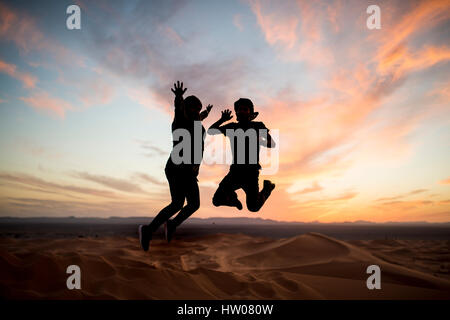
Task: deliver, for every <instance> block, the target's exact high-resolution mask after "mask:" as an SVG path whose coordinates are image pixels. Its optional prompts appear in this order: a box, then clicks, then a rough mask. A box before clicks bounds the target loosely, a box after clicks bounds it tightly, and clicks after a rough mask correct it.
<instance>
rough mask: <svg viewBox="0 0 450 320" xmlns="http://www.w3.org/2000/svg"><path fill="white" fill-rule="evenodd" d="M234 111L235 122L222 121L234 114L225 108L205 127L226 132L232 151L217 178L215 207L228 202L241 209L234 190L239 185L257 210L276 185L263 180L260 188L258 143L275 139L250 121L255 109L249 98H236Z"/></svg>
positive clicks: (270, 143) (267, 144) (210, 131)
mask: <svg viewBox="0 0 450 320" xmlns="http://www.w3.org/2000/svg"><path fill="white" fill-rule="evenodd" d="M234 111H235V113H236V118H237V122H231V123H228V124H225V125H222V124H223V123H224V122H226V121H228V120H230V119H231V118H233V116H232V115H231V111H230V110H228V109H227V110H224V111H222V117H221V118H220V119H219V120H218V121H217V122H215V123H214V124H213V125H212V126H211V127H210V128H209V129H208V134H211V135H215V134H224V135H225V136H227V137H228V138H229V139H230V144H231V150H232V153H233V163H232V164H231V166H230V171H229V172H228V174H227V175H226V176H225V178H223V180H222V182H220V184H219V187H218V189H217V191H216V193H215V194H214V197H213V200H212V201H213V204H214V205H215V206H216V207H217V206H230V207H236V208H238V209H239V210H242V203H241V202H240V201H239V199H238V197H237V194H236V191H235V190H237V189H240V188H242V189H243V190H244V192H245V194H246V198H247V199H246V202H247V208H248V210H250V211H252V212H257V211H259V209H261V207H262V206H263V204H264V202H265V201H266V200H267V199H268V198H269V196H270V194H271V192H272V190H273V189H274V188H275V184H273V183H272V182H271V181H270V180H264V186H263V189H262V190H261V192H260V191H259V183H258V179H259V170H260V169H261V166H260V165H259V150H260V145H263V146H265V147H267V148H274V147H275V142H274V141H273V139H272V137H271V136H270V134H269V130H268V129H267V128H266V126H265V125H264V123H262V122H258V121H253V120H254V119H255V118H256V117H257V116H258V112H254V107H253V103H252V101H251V100H250V99H244V98H240V99H239V100H237V101H236V102H235V103H234ZM252 138H253V139H252Z"/></svg>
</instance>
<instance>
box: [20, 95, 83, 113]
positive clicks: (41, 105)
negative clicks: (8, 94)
mask: <svg viewBox="0 0 450 320" xmlns="http://www.w3.org/2000/svg"><path fill="white" fill-rule="evenodd" d="M19 99H20V100H22V101H24V102H26V103H27V104H28V105H30V106H31V107H33V108H35V109H36V110H44V111H46V112H49V113H50V114H53V115H56V116H57V117H59V118H61V119H64V117H65V112H66V111H67V110H75V107H74V106H72V104H70V103H68V102H66V101H64V100H62V99H59V98H55V97H52V96H50V95H49V94H48V93H47V92H44V91H42V92H39V93H36V94H33V95H32V96H30V97H21V98H19Z"/></svg>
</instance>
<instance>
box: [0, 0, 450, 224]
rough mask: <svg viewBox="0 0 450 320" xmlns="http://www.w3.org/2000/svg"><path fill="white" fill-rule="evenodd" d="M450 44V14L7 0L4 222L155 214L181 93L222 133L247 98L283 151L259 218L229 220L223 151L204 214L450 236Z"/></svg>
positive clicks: (0, 41)
mask: <svg viewBox="0 0 450 320" xmlns="http://www.w3.org/2000/svg"><path fill="white" fill-rule="evenodd" d="M71 4H77V5H78V6H79V7H80V9H81V29H79V30H76V29H75V30H69V29H68V28H67V27H66V19H67V18H68V17H69V14H67V13H66V9H67V7H68V6H69V5H71ZM372 4H376V5H378V6H379V8H380V13H381V28H380V29H372V30H371V29H369V28H368V27H367V24H366V21H367V19H368V18H369V16H370V15H371V14H368V13H367V12H366V9H367V7H368V6H369V5H372ZM449 30H450V1H448V0H444V1H441V0H426V1H401V0H400V1H375V2H374V1H361V0H355V1H350V0H349V1H343V0H337V1H262V0H242V1H233V0H230V1H200V0H199V1H172V0H168V1H112V0H111V1H106V0H105V1H102V0H96V1H88V0H82V1H75V0H74V1H56V0H55V1H3V0H0V148H1V153H0V216H13V217H33V216H34V217H35V216H50V217H59V216H61V217H63V216H77V217H110V216H121V217H131V216H133V217H136V216H148V217H151V216H155V215H156V214H157V213H158V212H159V210H160V209H162V208H163V207H164V206H166V205H167V204H168V203H169V202H170V194H169V188H168V184H167V181H166V178H165V175H164V166H165V163H166V161H167V158H168V156H169V152H170V150H171V145H172V143H171V129H170V125H171V122H172V118H173V94H172V92H171V91H170V89H171V87H172V86H173V83H174V82H175V81H176V80H180V81H183V82H184V84H185V87H187V88H188V90H187V92H186V95H196V96H197V97H199V98H200V100H201V101H202V104H203V106H204V107H206V105H208V104H212V105H213V106H214V107H213V109H212V111H211V113H210V115H209V117H208V118H207V119H206V120H204V122H203V124H204V126H205V127H206V128H207V127H209V126H210V125H211V124H212V123H213V122H215V121H216V120H217V119H218V118H219V117H220V112H221V111H222V110H224V109H226V108H230V109H232V106H233V103H234V101H236V100H237V99H239V98H241V97H246V98H250V99H251V100H252V101H253V103H254V105H255V109H256V111H258V112H259V116H258V118H257V120H259V121H263V122H264V123H265V125H266V126H267V127H268V128H270V132H271V133H272V134H273V136H274V138H275V140H276V141H277V142H278V143H277V148H276V149H274V150H271V153H269V154H268V155H269V156H268V157H266V158H263V159H265V161H264V163H263V172H262V174H261V176H260V184H261V187H262V181H263V180H264V179H269V180H271V181H272V182H274V183H275V184H276V189H275V190H274V192H273V193H272V195H271V197H270V198H269V199H268V201H267V202H266V204H265V205H264V207H263V208H262V209H261V210H260V211H259V212H258V213H254V212H250V211H248V210H247V209H246V208H245V206H244V210H242V211H237V210H236V209H235V208H223V207H221V208H216V207H214V206H213V205H212V202H211V199H212V196H213V194H214V192H215V189H216V188H217V186H218V184H219V182H220V181H221V179H222V178H223V177H224V176H225V175H226V173H227V171H228V164H227V163H214V161H208V159H211V157H213V156H214V154H215V153H214V152H219V151H220V150H224V151H225V152H229V151H227V149H226V147H227V146H226V144H224V142H225V140H224V138H221V137H214V138H212V137H207V141H206V149H205V158H204V162H203V164H202V165H201V168H200V174H199V185H200V194H201V208H200V209H199V210H198V211H197V212H196V213H195V214H194V216H195V217H198V218H207V217H258V218H263V219H273V220H279V221H303V222H313V221H319V222H344V221H359V220H364V221H372V222H387V221H400V222H411V221H427V222H449V221H450V165H449V164H450V148H449V147H450V32H449ZM264 151H265V150H264ZM238 195H239V198H240V199H241V200H243V201H244V199H245V194H244V193H243V192H242V190H240V191H238Z"/></svg>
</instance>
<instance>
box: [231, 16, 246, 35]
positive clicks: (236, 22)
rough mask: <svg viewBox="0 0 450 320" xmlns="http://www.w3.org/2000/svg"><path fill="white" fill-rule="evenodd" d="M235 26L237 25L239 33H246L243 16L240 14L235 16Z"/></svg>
mask: <svg viewBox="0 0 450 320" xmlns="http://www.w3.org/2000/svg"><path fill="white" fill-rule="evenodd" d="M233 24H234V25H235V27H236V28H238V29H239V31H244V26H243V25H242V21H241V15H240V14H239V13H237V14H235V15H234V16H233Z"/></svg>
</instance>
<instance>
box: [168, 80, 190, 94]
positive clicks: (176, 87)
mask: <svg viewBox="0 0 450 320" xmlns="http://www.w3.org/2000/svg"><path fill="white" fill-rule="evenodd" d="M170 90H172V92H173V93H174V94H175V96H177V97H178V96H183V94H184V93H185V92H186V90H187V88H184V89H183V82H181V84H180V81H177V83H174V84H173V89H170Z"/></svg>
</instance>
